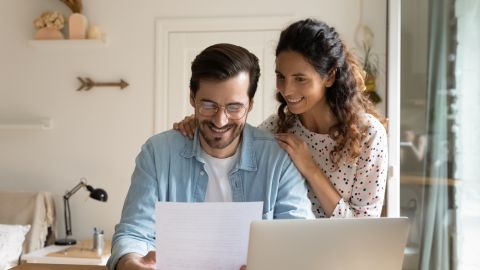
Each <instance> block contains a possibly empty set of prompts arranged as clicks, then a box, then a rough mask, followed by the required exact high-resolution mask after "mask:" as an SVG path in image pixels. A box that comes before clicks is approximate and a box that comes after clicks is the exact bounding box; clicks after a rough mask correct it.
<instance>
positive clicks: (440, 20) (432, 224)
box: [420, 0, 452, 270]
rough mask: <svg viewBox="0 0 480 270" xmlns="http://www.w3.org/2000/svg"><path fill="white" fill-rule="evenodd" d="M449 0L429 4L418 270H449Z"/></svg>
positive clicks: (438, 0)
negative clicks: (425, 183) (420, 241)
mask: <svg viewBox="0 0 480 270" xmlns="http://www.w3.org/2000/svg"><path fill="white" fill-rule="evenodd" d="M451 3H452V1H451V0H430V1H429V18H430V19H429V38H428V68H427V134H428V138H429V140H428V144H427V159H426V163H425V175H426V177H427V179H430V181H431V183H430V185H428V183H427V185H428V186H427V187H426V191H425V209H424V224H423V235H422V247H421V257H420V269H438V270H443V269H450V263H451V262H450V260H449V258H450V256H449V255H450V252H451V250H450V244H449V242H450V239H449V229H450V226H449V224H450V222H451V221H450V216H449V210H448V209H449V197H448V188H449V187H448V178H449V168H450V167H451V166H449V164H451V163H450V160H449V158H450V153H449V139H451V138H449V132H448V128H449V124H450V123H449V122H448V116H449V106H450V99H449V96H448V95H449V89H448V87H449V81H448V78H449V77H448V65H449V58H448V55H449V39H450V36H449V34H450V33H449V30H448V29H449V22H450V21H449V18H450V14H449V12H450V4H451Z"/></svg>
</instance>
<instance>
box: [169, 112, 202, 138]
mask: <svg viewBox="0 0 480 270" xmlns="http://www.w3.org/2000/svg"><path fill="white" fill-rule="evenodd" d="M195 128H196V124H195V116H194V115H190V116H185V118H183V120H182V121H180V122H178V123H173V129H175V130H178V131H179V132H180V133H182V134H183V136H185V137H189V138H190V139H193V135H194V134H195Z"/></svg>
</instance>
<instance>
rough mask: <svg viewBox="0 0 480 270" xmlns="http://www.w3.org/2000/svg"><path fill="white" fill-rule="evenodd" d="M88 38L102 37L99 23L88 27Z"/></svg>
mask: <svg viewBox="0 0 480 270" xmlns="http://www.w3.org/2000/svg"><path fill="white" fill-rule="evenodd" d="M87 38H88V39H101V38H102V31H101V30H100V27H98V26H97V25H91V26H90V27H89V28H88V34H87Z"/></svg>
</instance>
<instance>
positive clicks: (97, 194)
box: [87, 185, 108, 202]
mask: <svg viewBox="0 0 480 270" xmlns="http://www.w3.org/2000/svg"><path fill="white" fill-rule="evenodd" d="M87 189H88V191H90V198H92V199H94V200H97V201H101V202H106V201H107V200H108V194H107V192H106V191H105V190H104V189H102V188H93V187H92V186H90V185H87Z"/></svg>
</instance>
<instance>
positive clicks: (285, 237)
mask: <svg viewBox="0 0 480 270" xmlns="http://www.w3.org/2000/svg"><path fill="white" fill-rule="evenodd" d="M407 234H408V220H407V218H357V219H316V220H262V221H254V222H252V224H251V225H250V239H249V245H248V255H247V270H273V269H275V270H297V269H298V270H314V269H315V270H318V269H327V270H331V269H339V270H340V269H341V270H345V269H356V270H364V269H365V270H366V269H368V270H375V269H378V270H380V269H381V270H400V269H402V261H403V254H404V250H405V244H406V240H407Z"/></svg>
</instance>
